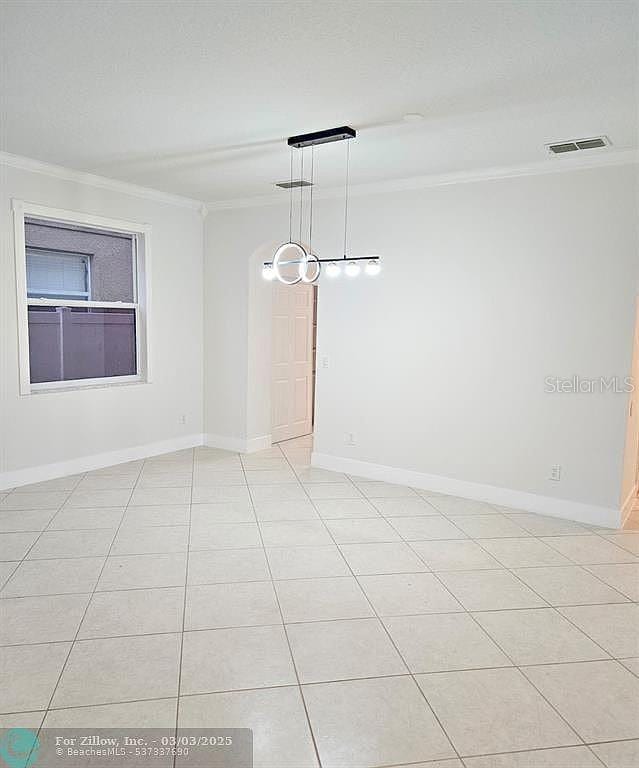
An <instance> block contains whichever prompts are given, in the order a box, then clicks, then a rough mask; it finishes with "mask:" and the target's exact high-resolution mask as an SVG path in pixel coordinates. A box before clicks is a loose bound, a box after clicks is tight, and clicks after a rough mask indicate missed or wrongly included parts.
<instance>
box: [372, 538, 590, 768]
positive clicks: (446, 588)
mask: <svg viewBox="0 0 639 768" xmlns="http://www.w3.org/2000/svg"><path fill="white" fill-rule="evenodd" d="M391 525H392V523H391ZM453 525H454V523H453ZM393 528H395V526H393ZM395 530H396V531H397V534H398V535H399V537H400V538H401V539H402V541H404V543H405V544H408V542H407V541H406V540H405V539H404V538H403V536H402V534H401V532H400V531H398V530H397V529H396V528H395ZM408 546H409V548H410V549H411V550H412V551H413V552H414V553H415V554H416V555H417V556H418V557H419V558H420V560H422V562H424V564H425V565H427V567H429V566H428V564H427V563H426V561H425V560H424V558H422V557H420V555H419V552H417V551H416V550H414V549H413V548H412V547H411V546H410V544H408ZM480 546H481V545H480ZM481 548H482V549H483V550H484V551H486V552H487V550H485V549H484V547H481ZM488 554H489V555H490V552H488ZM505 570H508V569H505ZM431 573H432V575H433V576H434V577H435V579H436V580H437V581H438V582H439V584H440V585H441V586H442V587H443V588H444V589H445V590H446V591H447V592H448V593H449V594H450V595H451V597H452V598H453V599H454V600H455V601H456V602H457V603H458V604H459V605H460V606H461V607H462V608H463V611H464V613H465V614H466V615H468V616H469V617H470V618H471V619H472V621H473V622H474V623H475V624H476V625H477V626H478V627H479V629H480V630H481V632H482V633H483V634H484V635H485V636H486V637H487V638H488V639H489V640H491V641H492V642H494V643H495V645H496V646H497V647H498V648H499V650H500V651H501V652H502V653H503V654H504V656H505V657H506V658H507V659H508V660H509V661H510V662H511V663H512V664H513V668H515V669H517V670H518V672H519V674H520V675H521V676H522V677H524V678H525V679H526V680H528V682H529V683H530V684H531V685H532V686H533V687H534V688H535V690H537V692H538V693H539V695H540V696H541V697H542V698H543V699H544V701H545V702H546V703H547V704H548V706H549V707H551V709H552V710H553V711H554V712H555V714H556V715H557V716H558V717H559V718H560V719H561V720H562V721H563V722H564V723H565V724H566V726H567V727H568V728H569V729H570V731H572V733H574V734H575V736H576V737H577V738H578V739H580V740H581V742H582V743H584V740H583V738H582V737H581V735H580V734H579V733H578V732H577V731H576V730H575V729H574V728H573V727H572V725H571V724H570V723H569V722H568V721H567V720H566V719H565V718H564V717H563V715H562V714H561V713H560V712H559V711H558V710H557V709H556V708H555V707H554V706H553V705H552V704H551V703H550V701H548V699H547V698H546V696H545V695H544V694H542V693H541V691H539V689H538V688H537V686H535V685H533V683H532V682H531V681H530V680H529V678H528V677H527V676H526V675H525V674H524V673H523V672H522V670H521V669H520V668H519V666H518V665H517V664H515V662H514V660H513V659H512V658H511V657H510V655H509V654H508V653H506V651H505V650H504V649H503V648H502V646H501V644H500V643H498V642H497V641H496V640H495V639H494V638H493V637H492V636H491V635H490V634H489V633H488V632H487V631H486V630H485V629H484V627H482V625H481V624H480V623H479V622H478V621H477V619H476V618H475V617H474V616H473V614H472V613H471V611H470V610H468V609H467V608H466V606H465V605H464V604H463V603H462V601H461V600H459V599H458V598H457V596H456V595H455V594H454V593H453V592H452V591H451V590H450V589H449V588H448V586H447V585H446V583H445V582H443V581H442V580H441V579H440V578H439V576H438V575H437V573H435V572H433V571H431ZM512 575H515V574H512ZM518 580H519V581H520V582H521V583H522V584H523V583H524V582H522V581H521V580H520V579H518ZM524 586H527V585H524ZM538 597H539V598H540V599H542V600H543V602H544V603H546V602H547V601H546V600H544V599H543V598H542V597H541V595H538ZM382 623H383V622H382ZM389 636H390V635H389ZM602 650H603V649H602ZM419 687H420V690H421V686H419ZM424 698H426V700H428V699H427V697H426V694H425V693H424ZM429 706H430V703H429ZM455 751H457V750H455ZM458 757H459V758H460V759H461V755H460V754H459V753H458Z"/></svg>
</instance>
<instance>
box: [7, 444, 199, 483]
mask: <svg viewBox="0 0 639 768" xmlns="http://www.w3.org/2000/svg"><path fill="white" fill-rule="evenodd" d="M203 437H204V436H203V435H201V434H193V435H185V436H184V437H176V438H173V439H172V440H160V441H159V442H156V443H146V444H145V445H137V446H135V447H134V448H123V449H121V450H117V451H105V452H104V453H94V454H92V455H91V456H82V457H80V458H77V459H69V460H68V461H59V462H56V463H55V464H41V465H40V466H37V467H26V468H25V469H15V470H12V471H11V472H3V473H2V474H0V489H3V488H17V487H18V486H21V485H30V484H31V483H41V482H43V481H44V480H54V479H55V478H57V477H65V476H66V475H77V474H79V473H81V472H90V471H91V470H93V469H102V468H103V467H110V466H112V465H114V464H123V463H124V462H125V461H135V460H136V459H146V458H148V457H149V456H159V455H160V454H162V453H172V452H173V451H181V450H183V449H185V448H194V447H195V446H197V445H202V443H203Z"/></svg>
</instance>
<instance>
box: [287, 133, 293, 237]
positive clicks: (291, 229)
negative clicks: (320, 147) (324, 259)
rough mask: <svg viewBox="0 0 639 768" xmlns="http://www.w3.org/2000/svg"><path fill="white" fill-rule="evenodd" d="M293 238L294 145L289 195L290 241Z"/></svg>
mask: <svg viewBox="0 0 639 768" xmlns="http://www.w3.org/2000/svg"><path fill="white" fill-rule="evenodd" d="M292 240H293V147H291V174H290V184H289V195H288V241H289V243H290V242H292Z"/></svg>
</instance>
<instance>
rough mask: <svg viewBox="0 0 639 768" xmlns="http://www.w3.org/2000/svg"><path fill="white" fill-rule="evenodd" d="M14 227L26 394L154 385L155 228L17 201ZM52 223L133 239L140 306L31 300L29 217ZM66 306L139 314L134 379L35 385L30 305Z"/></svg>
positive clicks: (14, 202)
mask: <svg viewBox="0 0 639 768" xmlns="http://www.w3.org/2000/svg"><path fill="white" fill-rule="evenodd" d="M12 208H13V224H14V248H15V266H16V295H17V307H18V349H19V371H20V394H21V395H31V394H34V393H38V392H48V391H56V390H68V389H90V388H96V387H105V386H114V385H122V384H142V383H150V381H151V357H150V351H151V344H150V333H149V328H150V324H149V317H150V306H151V227H150V226H149V225H148V224H140V223H137V222H132V221H123V220H120V219H110V218H106V217H104V216H95V215H93V214H88V213H82V212H81V211H67V210H64V209H61V208H50V207H49V206H45V205H38V204H36V203H28V202H25V201H23V200H12ZM32 217H33V218H38V219H48V220H50V221H53V222H59V223H63V224H79V225H84V226H88V227H93V228H95V229H105V230H109V231H111V232H123V233H126V234H128V235H132V236H133V245H134V248H135V267H136V275H135V277H136V279H135V281H134V282H135V285H134V288H135V294H134V301H133V302H131V303H129V302H122V301H117V302H113V301H86V300H79V301H77V300H62V299H45V298H42V299H30V298H28V297H27V252H26V243H25V229H24V224H25V218H32ZM30 305H31V306H56V307H58V306H66V307H85V308H86V307H96V308H101V307H102V308H116V309H117V308H119V309H133V310H135V343H136V368H137V370H136V373H135V374H133V375H130V376H104V377H101V378H95V379H74V380H69V381H43V382H37V383H33V384H32V383H31V374H30V366H29V317H28V307H29V306H30Z"/></svg>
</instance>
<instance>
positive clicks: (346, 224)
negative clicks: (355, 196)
mask: <svg viewBox="0 0 639 768" xmlns="http://www.w3.org/2000/svg"><path fill="white" fill-rule="evenodd" d="M350 153H351V143H350V141H347V142H346V190H345V195H344V258H346V242H347V240H346V237H347V233H348V175H349V161H350Z"/></svg>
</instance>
